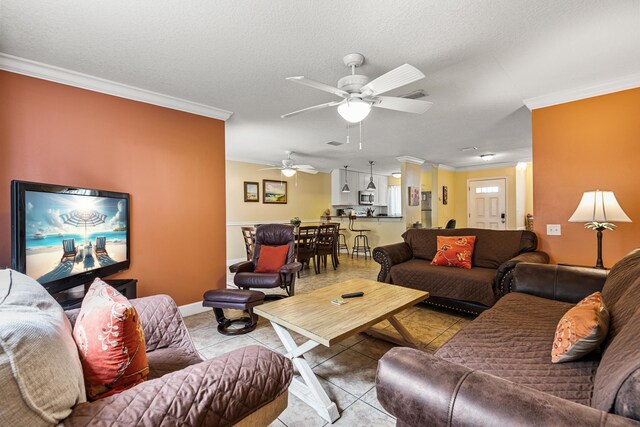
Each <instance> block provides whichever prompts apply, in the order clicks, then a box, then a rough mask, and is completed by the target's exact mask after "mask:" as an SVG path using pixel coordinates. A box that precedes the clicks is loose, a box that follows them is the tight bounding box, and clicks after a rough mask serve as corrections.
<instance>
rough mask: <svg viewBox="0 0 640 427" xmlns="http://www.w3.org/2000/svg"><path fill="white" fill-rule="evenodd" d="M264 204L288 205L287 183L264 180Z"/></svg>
mask: <svg viewBox="0 0 640 427" xmlns="http://www.w3.org/2000/svg"><path fill="white" fill-rule="evenodd" d="M262 203H275V204H283V205H284V204H286V203H287V181H272V180H269V179H263V180H262Z"/></svg>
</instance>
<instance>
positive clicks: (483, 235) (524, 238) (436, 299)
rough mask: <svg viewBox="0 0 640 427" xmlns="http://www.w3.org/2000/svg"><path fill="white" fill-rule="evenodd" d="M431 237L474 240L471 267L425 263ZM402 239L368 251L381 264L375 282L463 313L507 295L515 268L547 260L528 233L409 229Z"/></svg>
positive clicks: (433, 244) (433, 243)
mask: <svg viewBox="0 0 640 427" xmlns="http://www.w3.org/2000/svg"><path fill="white" fill-rule="evenodd" d="M437 236H476V241H475V248H474V251H473V258H472V266H473V267H472V268H471V269H470V270H467V269H462V268H455V267H442V266H436V265H431V260H432V259H433V257H434V256H435V254H436V250H437V248H436V246H437ZM402 237H403V238H404V242H402V243H395V244H393V245H387V246H381V247H377V248H375V249H374V250H373V259H374V260H376V261H377V262H378V263H380V265H381V268H380V273H379V274H378V281H380V282H385V283H392V284H395V285H400V286H406V287H409V288H414V289H420V290H423V291H427V292H429V294H430V297H429V299H428V300H426V301H425V302H426V303H428V304H432V305H436V306H440V307H446V308H452V309H456V310H460V311H464V312H467V313H473V314H477V313H480V312H482V311H484V310H486V309H487V308H489V307H491V306H492V305H493V304H495V302H496V301H497V299H498V298H499V297H501V296H502V295H504V294H505V293H507V292H509V287H510V283H511V280H512V273H513V268H514V267H515V266H516V264H518V263H520V262H534V263H545V264H546V263H548V262H549V256H548V255H547V254H546V253H544V252H539V251H536V248H537V245H538V239H537V237H536V235H535V234H534V233H533V232H531V231H524V230H522V231H520V230H518V231H516V230H508V231H506V230H483V229H478V228H459V229H444V230H441V229H411V230H408V231H407V232H405V233H404V234H403V235H402Z"/></svg>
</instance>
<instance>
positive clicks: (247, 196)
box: [244, 181, 260, 202]
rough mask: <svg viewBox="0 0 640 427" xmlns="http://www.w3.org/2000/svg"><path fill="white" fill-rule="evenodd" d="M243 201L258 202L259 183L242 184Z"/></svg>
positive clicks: (247, 182) (248, 182)
mask: <svg viewBox="0 0 640 427" xmlns="http://www.w3.org/2000/svg"><path fill="white" fill-rule="evenodd" d="M244 201H245V202H259V201H260V183H258V182H250V181H245V182H244Z"/></svg>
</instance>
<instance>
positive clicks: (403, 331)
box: [364, 316, 418, 348]
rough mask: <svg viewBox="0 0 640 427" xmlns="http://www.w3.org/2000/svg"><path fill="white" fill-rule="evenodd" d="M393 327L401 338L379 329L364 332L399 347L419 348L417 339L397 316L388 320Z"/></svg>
mask: <svg viewBox="0 0 640 427" xmlns="http://www.w3.org/2000/svg"><path fill="white" fill-rule="evenodd" d="M387 320H388V321H389V323H391V326H393V328H394V329H395V330H396V331H398V333H399V334H400V338H398V337H397V336H396V335H395V334H391V333H389V331H385V330H384V329H378V328H369V329H367V330H366V331H364V332H365V333H366V334H367V335H371V336H372V337H374V338H378V339H381V340H384V341H389V342H392V343H394V344H397V345H401V346H403V347H411V348H418V343H417V342H416V340H415V338H413V336H412V335H411V333H410V332H409V331H408V330H407V328H405V327H404V326H403V325H402V324H401V323H400V321H398V319H396V318H395V316H391V317H389V318H387Z"/></svg>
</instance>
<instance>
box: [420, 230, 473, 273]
mask: <svg viewBox="0 0 640 427" xmlns="http://www.w3.org/2000/svg"><path fill="white" fill-rule="evenodd" d="M475 243H476V236H438V243H437V244H438V251H437V252H436V255H435V256H434V257H433V260H432V261H431V264H433V265H443V266H447V267H458V268H466V269H467V270H469V269H471V257H472V256H473V246H474V245H475Z"/></svg>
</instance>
